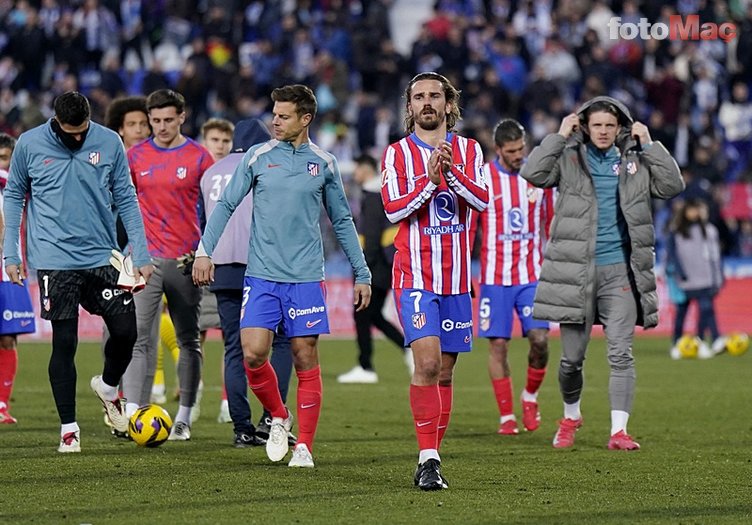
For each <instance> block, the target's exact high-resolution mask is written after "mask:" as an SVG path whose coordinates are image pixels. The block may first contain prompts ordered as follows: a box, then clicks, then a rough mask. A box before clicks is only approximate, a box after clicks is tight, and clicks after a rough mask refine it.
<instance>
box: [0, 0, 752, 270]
mask: <svg viewBox="0 0 752 525" xmlns="http://www.w3.org/2000/svg"><path fill="white" fill-rule="evenodd" d="M396 4H399V1H396V0H308V1H305V0H300V1H291V0H270V1H252V0H224V1H217V0H193V1H191V0H150V1H148V2H147V1H142V0H121V1H117V0H40V1H31V0H17V1H10V0H3V1H0V131H5V132H7V133H9V134H11V135H13V136H17V135H19V134H20V133H21V132H23V131H25V130H27V129H30V128H32V127H34V126H36V125H38V124H40V123H41V122H43V121H44V120H45V119H46V118H48V117H49V116H50V115H51V113H52V110H51V104H52V101H53V99H54V97H55V96H57V95H59V94H61V93H63V92H66V91H69V90H72V89H78V90H80V91H81V92H83V93H85V94H86V95H87V96H88V97H89V99H90V100H91V103H92V116H93V120H95V121H98V122H102V121H103V117H104V113H105V111H106V109H107V106H108V105H109V103H110V101H111V100H112V99H113V98H115V97H117V96H120V95H124V94H148V93H150V92H152V91H154V90H155V89H159V88H162V87H171V88H173V89H176V90H177V91H179V92H180V93H182V94H183V95H184V96H185V98H186V103H187V110H188V113H187V119H186V123H185V125H184V126H183V131H184V133H185V134H186V135H187V136H190V137H196V136H197V135H198V134H199V132H200V126H201V124H202V123H203V122H205V121H206V120H207V119H208V118H211V117H221V118H227V119H229V120H231V121H233V122H237V121H238V120H240V119H243V118H252V117H259V118H263V119H267V120H268V118H269V115H270V110H271V102H270V98H269V94H270V92H271V90H272V89H273V88H274V87H276V86H279V85H282V84H285V83H303V84H306V85H310V86H312V87H313V89H314V92H315V94H316V97H317V99H318V102H319V115H320V117H319V118H318V119H317V122H316V124H315V125H314V128H313V138H314V140H315V141H316V142H317V143H318V144H319V145H320V146H321V147H322V148H324V149H326V150H329V151H331V152H332V153H334V154H335V155H336V156H337V158H338V159H339V160H340V162H341V163H342V164H343V175H344V176H345V179H346V184H347V187H348V191H349V190H353V191H349V193H350V198H351V203H352V204H353V205H354V206H353V208H354V210H353V211H354V213H356V214H357V213H358V209H357V208H358V206H357V202H358V200H357V195H354V193H357V190H356V185H354V184H353V183H352V180H351V168H348V166H352V165H353V164H352V163H348V161H352V160H353V159H355V158H357V157H358V156H359V155H360V154H361V153H370V154H371V155H373V156H375V157H376V158H380V156H381V154H382V152H383V150H384V148H385V147H386V146H387V145H388V144H389V143H390V142H392V141H393V140H394V139H395V138H396V137H398V136H400V134H401V132H402V129H401V128H402V126H401V122H402V116H403V112H404V103H403V101H401V99H400V95H401V92H400V90H399V89H398V88H397V86H401V85H404V80H405V79H406V78H409V77H411V76H412V75H413V74H415V73H417V72H420V71H428V70H435V71H438V72H440V73H442V74H445V75H446V76H447V77H448V78H449V79H450V80H452V82H453V83H454V84H455V85H457V86H459V87H460V88H461V89H462V107H463V115H464V119H463V121H461V122H460V124H459V126H460V130H461V131H462V133H463V134H465V135H467V136H471V137H474V138H476V139H477V140H478V141H479V142H480V143H481V145H482V146H483V148H484V151H485V152H486V154H487V155H488V156H489V158H490V157H491V156H492V155H493V140H492V137H491V130H492V128H493V125H494V124H495V123H496V122H497V121H498V120H499V119H500V118H501V117H512V118H516V119H518V120H519V121H520V122H522V123H523V124H524V125H525V127H526V128H527V129H528V130H529V132H530V135H531V137H530V138H531V140H530V142H531V146H534V145H536V144H537V143H538V142H539V141H540V140H541V139H542V138H543V137H544V136H545V135H546V134H547V133H550V132H554V131H556V129H557V128H558V124H559V122H560V121H561V118H562V117H563V116H564V115H566V114H568V113H569V112H571V111H572V110H573V109H574V108H576V107H578V106H579V104H580V103H581V102H582V101H584V100H587V99H589V98H592V97H594V96H597V95H611V96H613V97H615V98H617V99H619V100H621V101H623V102H624V103H626V104H627V105H628V106H629V107H631V108H633V111H634V113H635V117H636V118H638V119H640V120H642V121H644V122H646V123H647V124H648V126H649V127H650V129H651V130H654V135H655V139H656V140H661V141H662V142H663V143H664V144H666V145H667V147H668V149H669V151H670V152H671V153H672V154H673V156H674V157H675V158H676V160H677V162H678V163H679V165H680V167H681V168H682V173H683V176H684V177H685V180H686V182H687V190H686V191H685V192H684V194H683V195H684V196H685V197H699V198H701V199H703V200H706V201H707V202H708V203H709V205H710V216H711V221H712V222H713V223H714V224H715V225H716V226H717V227H718V229H719V231H720V236H721V241H722V246H723V254H724V255H726V256H742V257H752V221H751V220H750V216H752V212H751V211H750V204H749V201H750V200H752V199H750V198H749V197H746V198H745V195H746V196H750V195H752V165H751V164H750V158H751V157H752V101H751V100H750V97H749V83H750V80H752V2H749V1H744V0H732V1H730V2H725V1H719V2H705V1H701V0H675V1H671V2H660V3H656V2H640V1H638V0H623V1H617V0H613V1H605V0H595V1H590V0H561V1H557V2H554V1H553V0H518V1H514V0H438V1H437V2H435V3H434V5H433V6H432V8H431V7H430V6H429V8H427V11H426V13H425V22H424V23H422V26H421V28H420V31H419V33H418V36H417V38H416V39H415V40H414V41H413V42H412V43H411V51H410V53H407V54H403V53H400V52H399V51H398V50H397V46H396V45H395V38H396V36H397V35H395V34H394V30H393V29H392V25H391V24H390V9H394V8H395V5H396ZM672 14H679V15H682V16H687V15H690V14H697V15H699V17H700V21H701V22H718V23H721V22H726V21H731V22H733V23H735V24H736V29H737V37H736V38H735V39H733V40H731V41H730V42H725V41H723V40H695V41H681V40H668V39H666V40H651V39H647V40H642V39H635V40H623V39H622V40H616V39H612V38H611V35H610V34H609V29H608V23H609V20H610V19H611V18H612V17H615V16H618V17H621V21H622V22H623V23H624V22H634V23H637V22H639V20H640V18H642V17H645V18H647V19H648V20H649V21H650V22H651V23H652V22H659V21H664V22H665V21H667V20H668V18H669V17H670V16H671V15H672ZM671 212H672V206H671V205H669V206H666V207H665V208H664V209H662V210H659V211H658V213H657V215H656V217H657V219H656V220H657V221H658V223H659V227H660V228H659V230H660V231H659V233H665V231H666V229H667V225H668V224H669V222H670V216H671ZM662 244H663V243H661V244H660V245H659V248H660V247H661V246H662ZM335 246H336V244H335V241H334V240H333V236H331V235H329V236H328V242H327V251H331V250H332V249H333V248H334V247H335Z"/></svg>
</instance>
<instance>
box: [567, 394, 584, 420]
mask: <svg viewBox="0 0 752 525" xmlns="http://www.w3.org/2000/svg"><path fill="white" fill-rule="evenodd" d="M581 417H582V414H581V413H580V400H579V399H578V400H577V401H575V402H574V403H564V418H566V419H574V420H577V419H580V418H581Z"/></svg>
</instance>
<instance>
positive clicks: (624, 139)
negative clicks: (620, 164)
mask: <svg viewBox="0 0 752 525" xmlns="http://www.w3.org/2000/svg"><path fill="white" fill-rule="evenodd" d="M599 102H601V103H605V104H610V105H612V106H613V107H614V108H615V109H616V112H617V113H618V116H617V119H618V121H619V125H620V126H621V130H620V131H619V134H618V135H617V136H616V146H617V147H618V148H619V149H620V150H622V151H626V150H627V149H630V148H633V147H635V145H636V144H637V142H636V141H635V139H634V138H632V136H631V135H632V124H633V123H634V120H633V119H632V115H631V113H630V112H629V109H628V108H627V106H625V105H624V104H623V103H621V102H620V101H618V100H616V99H615V98H612V97H607V96H599V97H594V98H591V99H590V100H588V101H587V102H585V103H584V104H582V106H580V108H579V109H578V110H577V116H579V117H580V130H581V133H580V134H579V135H578V137H577V139H578V142H581V143H587V142H590V137H589V136H588V134H587V132H586V126H585V122H586V118H585V116H586V114H587V111H588V109H589V108H591V107H592V106H593V105H594V104H597V103H599Z"/></svg>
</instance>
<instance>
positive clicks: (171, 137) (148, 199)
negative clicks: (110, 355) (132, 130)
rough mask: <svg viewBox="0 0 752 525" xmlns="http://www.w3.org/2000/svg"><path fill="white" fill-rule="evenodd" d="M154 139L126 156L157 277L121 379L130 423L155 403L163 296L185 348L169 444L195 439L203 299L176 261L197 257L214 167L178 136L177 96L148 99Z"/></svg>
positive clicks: (141, 302) (140, 298)
mask: <svg viewBox="0 0 752 525" xmlns="http://www.w3.org/2000/svg"><path fill="white" fill-rule="evenodd" d="M146 109H147V111H148V113H149V124H150V125H151V128H152V131H153V135H152V137H151V138H150V139H149V140H147V141H144V142H142V143H141V144H137V145H136V146H134V147H132V148H131V149H129V150H128V164H129V165H130V169H131V176H132V177H133V182H134V184H135V186H136V192H137V195H138V200H139V203H140V204H141V212H142V214H143V218H144V226H145V229H146V239H147V242H148V245H149V253H150V254H151V256H152V258H153V261H154V266H155V270H154V275H153V276H152V279H151V280H150V281H149V282H148V283H147V285H146V288H145V289H144V290H143V291H142V292H141V293H139V294H138V295H137V296H136V298H135V302H136V313H137V318H138V340H137V341H136V345H135V347H134V348H133V360H132V361H131V364H130V366H129V367H128V370H127V371H126V373H125V375H124V376H123V393H124V395H125V397H126V398H127V399H128V403H127V405H126V411H127V414H128V416H130V415H132V414H133V413H134V412H135V411H136V409H137V408H138V407H139V406H141V405H145V404H147V403H148V402H149V397H150V394H151V386H152V383H153V382H154V370H155V366H156V356H157V354H156V350H157V340H158V329H159V321H160V318H161V312H162V294H165V295H166V296H167V304H168V305H169V312H170V317H171V318H172V322H173V323H174V325H175V332H176V334H177V336H178V344H179V345H180V359H179V362H178V378H179V382H180V402H179V407H178V413H177V415H176V416H175V418H174V420H175V424H174V425H173V427H172V430H171V432H170V438H169V439H170V440H173V441H187V440H189V439H190V438H191V409H192V407H193V404H194V403H195V402H196V396H197V393H198V388H199V382H200V380H201V348H200V346H199V327H198V317H199V302H200V300H201V291H200V290H199V289H198V288H196V287H195V286H194V285H193V282H192V280H191V276H190V275H189V274H186V273H184V272H183V269H182V268H178V258H180V257H181V256H183V255H185V254H187V253H190V252H191V251H193V250H195V249H196V245H197V244H198V241H199V238H200V235H201V229H200V225H199V219H198V213H197V207H198V206H200V201H201V191H200V186H199V184H200V182H201V177H202V176H203V174H204V172H205V171H206V170H207V168H209V166H211V165H212V164H213V163H214V159H213V158H212V156H211V153H209V151H208V150H207V149H206V148H204V147H203V146H201V145H200V144H198V143H197V142H195V141H194V140H192V139H190V138H188V137H185V136H184V135H183V134H182V133H181V132H180V126H181V125H182V124H183V122H184V121H185V100H184V99H183V96H182V95H180V94H179V93H176V92H175V91H173V90H171V89H160V90H157V91H154V92H153V93H151V94H150V95H149V96H148V97H147V98H146Z"/></svg>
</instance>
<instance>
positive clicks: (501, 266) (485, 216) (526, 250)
mask: <svg viewBox="0 0 752 525" xmlns="http://www.w3.org/2000/svg"><path fill="white" fill-rule="evenodd" d="M484 172H485V178H486V181H487V182H488V194H489V205H488V208H487V209H486V211H485V213H481V214H480V228H481V252H480V283H481V284H492V285H500V286H516V285H519V284H528V283H532V282H535V281H537V280H538V275H539V274H540V268H541V263H542V262H543V250H542V248H543V241H544V236H546V237H547V236H548V231H549V227H550V225H551V220H552V219H553V215H554V191H553V189H546V190H543V189H541V188H536V187H535V186H533V185H532V184H530V183H529V182H528V181H526V180H525V179H523V178H522V177H520V176H519V174H517V173H507V172H505V171H504V170H503V169H502V168H501V166H500V165H499V162H498V160H496V161H494V162H489V163H487V164H486V165H485V166H484ZM472 231H473V233H474V231H475V228H474V227H473V229H472Z"/></svg>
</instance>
